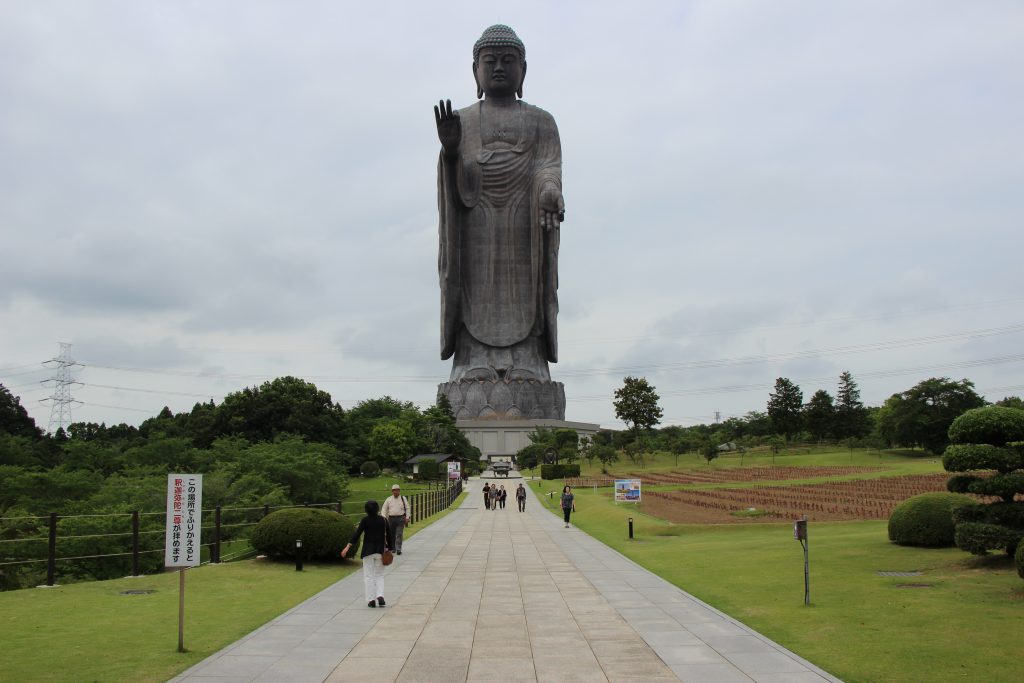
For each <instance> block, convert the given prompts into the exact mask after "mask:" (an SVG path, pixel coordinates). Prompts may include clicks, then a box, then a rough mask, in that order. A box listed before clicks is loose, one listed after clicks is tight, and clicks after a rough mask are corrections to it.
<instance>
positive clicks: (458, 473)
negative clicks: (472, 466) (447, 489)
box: [448, 461, 462, 479]
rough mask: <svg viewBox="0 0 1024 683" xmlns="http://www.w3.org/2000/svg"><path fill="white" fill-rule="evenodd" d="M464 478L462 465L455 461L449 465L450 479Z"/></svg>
mask: <svg viewBox="0 0 1024 683" xmlns="http://www.w3.org/2000/svg"><path fill="white" fill-rule="evenodd" d="M461 477H462V463H461V462H458V461H455V462H450V463H448V478H449V479H460V478H461Z"/></svg>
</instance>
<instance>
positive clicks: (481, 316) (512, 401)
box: [434, 25, 565, 420]
mask: <svg viewBox="0 0 1024 683" xmlns="http://www.w3.org/2000/svg"><path fill="white" fill-rule="evenodd" d="M473 75H474V77H475V78H476V86H477V99H478V100H479V101H478V102H476V103H474V104H471V105H470V106H468V107H465V108H464V109H458V110H453V109H452V104H451V101H450V100H442V101H441V102H440V103H439V104H438V105H437V106H436V107H434V118H435V121H436V123H437V134H438V138H439V139H440V141H441V153H440V159H439V161H438V166H437V194H438V199H437V203H438V213H439V215H440V222H439V231H440V250H439V255H438V273H439V275H440V284H441V358H442V360H447V359H449V358H452V359H453V361H452V371H451V376H450V378H449V381H448V382H447V383H445V384H442V385H440V387H439V388H438V393H439V395H440V394H443V395H445V396H447V397H448V399H449V401H450V402H451V404H452V408H453V410H454V411H455V414H456V417H459V418H463V419H479V418H501V419H515V418H543V419H559V420H561V419H564V417H565V394H564V390H563V387H562V385H561V384H560V383H558V382H552V381H551V376H550V374H549V371H548V363H549V362H550V363H554V362H557V360H558V327H557V316H558V239H559V229H560V227H561V223H562V220H563V219H564V210H565V204H564V201H563V199H562V150H561V145H560V143H559V140H558V128H557V127H556V126H555V120H554V119H553V118H552V117H551V115H550V114H548V113H547V112H546V111H544V110H543V109H540V108H539V107H535V106H533V105H530V104H527V103H526V102H524V101H523V100H522V99H521V98H522V94H523V80H524V78H525V77H526V48H525V46H524V45H523V42H522V41H521V40H520V39H519V37H518V36H517V35H516V34H515V32H514V31H513V30H512V29H511V28H509V27H508V26H503V25H495V26H491V27H490V28H488V29H487V30H485V31H484V32H483V35H482V36H480V39H479V40H478V41H476V44H475V45H474V46H473Z"/></svg>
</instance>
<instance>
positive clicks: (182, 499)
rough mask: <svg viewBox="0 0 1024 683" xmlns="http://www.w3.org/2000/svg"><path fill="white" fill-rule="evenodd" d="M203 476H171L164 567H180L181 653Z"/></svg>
mask: <svg viewBox="0 0 1024 683" xmlns="http://www.w3.org/2000/svg"><path fill="white" fill-rule="evenodd" d="M202 511H203V475H201V474H168V475H167V530H166V532H165V536H164V566H165V567H166V568H168V569H177V570H178V652H184V651H185V570H186V569H188V568H189V567H197V566H199V556H200V549H201V548H202V544H201V542H200V534H201V532H202V524H201V521H200V518H201V516H202Z"/></svg>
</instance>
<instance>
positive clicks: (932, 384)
mask: <svg viewBox="0 0 1024 683" xmlns="http://www.w3.org/2000/svg"><path fill="white" fill-rule="evenodd" d="M983 405H985V399H983V398H982V397H981V396H979V395H978V394H977V393H976V392H975V391H974V384H973V383H972V382H971V381H970V380H967V379H964V380H961V381H959V382H955V381H953V380H950V379H949V378H947V377H940V378H935V377H932V378H930V379H926V380H924V381H923V382H920V383H918V384H916V385H915V386H914V387H912V388H910V389H908V390H907V391H904V392H902V393H900V394H893V395H892V396H890V397H889V398H888V399H887V400H886V402H885V405H883V406H882V409H881V410H880V411H879V414H878V431H879V434H880V435H881V436H882V437H883V438H884V439H885V440H886V442H888V443H890V444H893V445H897V446H909V447H913V446H921V447H923V448H925V449H926V450H929V451H931V452H932V453H942V451H943V450H945V448H946V446H948V445H949V437H948V435H947V432H948V431H949V426H950V424H952V422H953V420H954V419H956V417H957V416H959V415H961V414H963V413H964V412H966V411H968V410H970V409H971V408H980V407H981V406H983Z"/></svg>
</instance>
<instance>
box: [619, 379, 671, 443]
mask: <svg viewBox="0 0 1024 683" xmlns="http://www.w3.org/2000/svg"><path fill="white" fill-rule="evenodd" d="M658 400H659V396H658V393H657V392H656V391H655V390H654V387H653V386H652V385H651V384H650V383H648V381H647V379H646V378H644V377H632V376H626V377H625V378H624V379H623V380H622V386H621V387H620V388H618V389H616V390H615V401H614V402H613V403H612V405H614V406H615V417H617V418H619V419H620V420H622V421H623V422H625V423H626V426H627V427H629V429H630V431H632V433H633V441H634V443H637V444H639V441H640V436H641V433H642V432H644V431H646V430H649V429H651V428H653V427H654V426H655V425H656V424H658V423H659V422H661V417H662V414H663V413H662V410H661V406H659V405H658Z"/></svg>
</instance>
